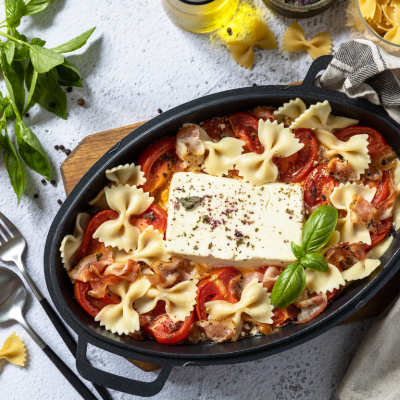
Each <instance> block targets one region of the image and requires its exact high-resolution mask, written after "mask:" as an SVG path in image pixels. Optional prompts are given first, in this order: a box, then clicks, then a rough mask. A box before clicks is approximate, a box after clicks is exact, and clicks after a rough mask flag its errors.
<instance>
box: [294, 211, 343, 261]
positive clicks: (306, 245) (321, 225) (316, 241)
mask: <svg viewBox="0 0 400 400" xmlns="http://www.w3.org/2000/svg"><path fill="white" fill-rule="evenodd" d="M337 219H338V211H337V209H336V208H335V207H332V206H328V205H325V206H322V207H320V208H318V209H317V210H315V211H314V212H313V213H312V214H311V217H310V218H309V219H308V220H307V222H306V223H305V224H304V228H303V238H302V243H301V247H302V248H303V250H304V251H305V252H306V253H312V252H313V251H317V250H319V249H320V248H321V247H323V246H325V245H326V244H327V243H328V240H329V238H330V237H331V235H332V232H333V231H334V230H335V227H336V223H337Z"/></svg>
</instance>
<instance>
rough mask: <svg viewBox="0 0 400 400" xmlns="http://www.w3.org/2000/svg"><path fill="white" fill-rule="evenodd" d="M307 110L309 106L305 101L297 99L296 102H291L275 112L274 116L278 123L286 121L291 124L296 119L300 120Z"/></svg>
mask: <svg viewBox="0 0 400 400" xmlns="http://www.w3.org/2000/svg"><path fill="white" fill-rule="evenodd" d="M306 109H307V106H306V105H305V103H304V101H303V100H301V99H299V98H298V97H297V99H296V100H290V101H289V103H284V104H283V106H282V107H279V108H278V109H277V110H276V111H274V116H275V118H276V119H277V120H278V122H282V121H285V122H290V124H291V123H292V122H293V121H294V120H295V119H297V118H299V117H300V115H301V114H303V113H304V112H305V111H306ZM290 124H288V125H290Z"/></svg>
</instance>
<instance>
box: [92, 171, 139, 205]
mask: <svg viewBox="0 0 400 400" xmlns="http://www.w3.org/2000/svg"><path fill="white" fill-rule="evenodd" d="M106 177H107V179H108V180H109V181H111V184H109V185H108V187H111V185H115V186H117V185H119V184H121V185H124V186H125V185H129V186H141V185H143V184H144V183H145V182H146V178H145V177H144V172H142V171H141V169H140V165H135V164H134V163H132V164H125V165H119V166H118V167H115V168H113V169H108V170H107V171H106ZM89 205H91V206H96V207H98V208H100V209H105V208H107V207H108V204H107V200H106V198H105V195H104V189H102V190H101V191H100V192H99V193H98V195H97V196H96V197H95V198H94V199H93V200H91V201H90V202H89Z"/></svg>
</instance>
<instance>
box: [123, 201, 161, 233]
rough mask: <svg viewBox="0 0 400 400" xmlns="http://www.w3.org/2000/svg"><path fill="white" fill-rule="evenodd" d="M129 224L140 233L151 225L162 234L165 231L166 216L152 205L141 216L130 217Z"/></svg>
mask: <svg viewBox="0 0 400 400" xmlns="http://www.w3.org/2000/svg"><path fill="white" fill-rule="evenodd" d="M129 222H130V223H131V224H132V225H134V226H136V227H138V228H139V229H140V231H141V232H143V231H144V230H145V229H146V228H147V227H148V226H150V225H151V226H153V228H154V229H158V232H159V233H164V232H165V231H166V230H167V223H168V215H167V213H166V212H165V211H164V210H163V209H162V208H161V207H160V206H159V205H157V204H155V203H153V204H152V205H151V206H150V207H149V208H148V209H147V210H146V211H145V212H144V213H143V214H140V215H132V216H131V218H130V220H129Z"/></svg>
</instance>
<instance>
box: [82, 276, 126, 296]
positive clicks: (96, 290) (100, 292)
mask: <svg viewBox="0 0 400 400" xmlns="http://www.w3.org/2000/svg"><path fill="white" fill-rule="evenodd" d="M123 281H124V279H122V278H119V277H118V276H114V275H108V276H105V277H103V278H97V279H92V280H91V281H90V284H91V286H92V290H89V292H88V294H89V296H92V297H97V298H101V297H104V296H105V295H106V293H107V287H108V286H113V285H119V284H121V283H122V282H123Z"/></svg>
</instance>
